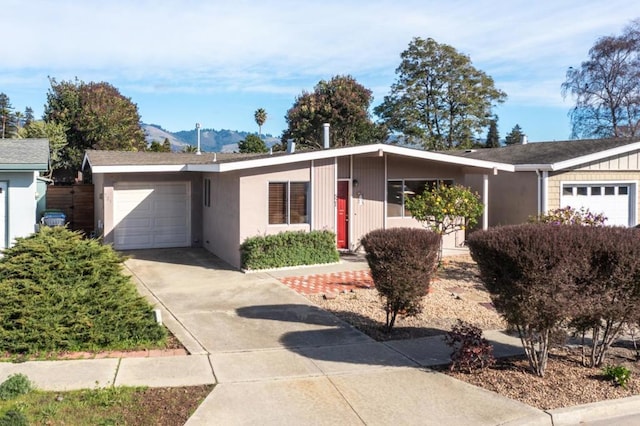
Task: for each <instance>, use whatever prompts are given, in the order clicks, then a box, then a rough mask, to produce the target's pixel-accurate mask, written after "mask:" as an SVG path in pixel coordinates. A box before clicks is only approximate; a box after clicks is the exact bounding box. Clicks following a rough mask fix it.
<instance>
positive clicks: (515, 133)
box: [504, 124, 524, 145]
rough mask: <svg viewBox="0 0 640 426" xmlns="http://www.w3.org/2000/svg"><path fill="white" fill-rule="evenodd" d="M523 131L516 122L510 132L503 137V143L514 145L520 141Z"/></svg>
mask: <svg viewBox="0 0 640 426" xmlns="http://www.w3.org/2000/svg"><path fill="white" fill-rule="evenodd" d="M523 136H524V133H523V132H522V129H521V128H520V126H519V125H518V124H516V125H515V126H514V127H513V129H511V132H509V134H508V135H507V136H506V137H505V138H504V143H505V144H507V145H514V144H517V143H520V142H521V141H522V137H523Z"/></svg>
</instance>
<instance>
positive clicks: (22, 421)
mask: <svg viewBox="0 0 640 426" xmlns="http://www.w3.org/2000/svg"><path fill="white" fill-rule="evenodd" d="M0 426H29V420H27V416H25V415H24V413H23V412H22V411H20V410H19V409H16V408H14V409H11V410H9V411H7V412H6V413H4V416H2V417H0Z"/></svg>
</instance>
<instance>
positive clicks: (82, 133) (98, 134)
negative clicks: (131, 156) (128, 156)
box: [44, 78, 146, 170]
mask: <svg viewBox="0 0 640 426" xmlns="http://www.w3.org/2000/svg"><path fill="white" fill-rule="evenodd" d="M49 81H50V83H51V88H50V89H49V92H48V93H47V105H45V112H44V118H45V121H47V122H53V123H58V124H61V125H62V126H64V128H65V131H66V134H67V142H68V145H67V146H66V147H65V148H64V151H63V152H62V153H61V157H63V158H64V159H65V161H66V162H68V163H69V164H70V165H71V167H72V168H73V169H76V170H77V169H79V168H80V165H81V162H82V156H83V154H84V151H85V150H87V149H104V150H124V151H138V150H140V151H141V150H144V149H145V148H146V142H145V137H144V131H143V130H142V127H141V126H140V115H139V114H138V107H137V106H136V104H134V103H133V102H131V99H129V98H126V97H124V96H122V95H121V94H120V92H119V91H118V89H116V88H115V87H113V86H112V85H110V84H109V83H105V82H101V83H94V82H91V83H84V82H82V81H79V80H78V79H77V78H76V80H75V81H61V82H59V83H58V82H57V81H56V80H55V79H54V78H50V79H49Z"/></svg>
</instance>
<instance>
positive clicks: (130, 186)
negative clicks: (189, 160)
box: [113, 182, 191, 250]
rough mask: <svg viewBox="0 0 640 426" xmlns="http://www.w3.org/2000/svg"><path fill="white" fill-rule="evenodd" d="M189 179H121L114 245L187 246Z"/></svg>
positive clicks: (115, 193) (115, 201)
mask: <svg viewBox="0 0 640 426" xmlns="http://www.w3.org/2000/svg"><path fill="white" fill-rule="evenodd" d="M190 192H191V191H190V185H189V182H119V183H116V184H115V186H114V191H113V209H114V212H113V216H114V217H113V219H114V247H115V248H116V249H120V250H122V249H142V248H166V247H188V246H189V245H190V243H191V212H190V210H191V209H190V207H191V201H190V198H191V197H190Z"/></svg>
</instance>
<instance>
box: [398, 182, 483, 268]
mask: <svg viewBox="0 0 640 426" xmlns="http://www.w3.org/2000/svg"><path fill="white" fill-rule="evenodd" d="M426 189H427V190H425V191H424V192H423V193H422V194H418V195H416V196H413V197H409V198H407V199H406V200H405V206H406V208H407V210H409V211H410V212H411V216H413V217H414V218H415V219H416V220H418V221H419V222H422V224H423V225H424V226H425V227H427V228H429V229H430V230H432V231H433V232H435V233H436V234H438V235H439V236H440V254H439V256H438V261H440V260H441V259H442V236H444V235H447V234H450V233H452V232H455V231H458V230H465V229H467V228H468V227H470V226H473V225H475V224H476V223H478V218H479V217H480V216H481V215H482V212H483V211H484V206H483V205H482V203H481V202H480V196H479V195H478V194H477V193H474V192H472V191H471V190H470V189H469V188H466V187H464V186H462V185H444V184H442V183H441V182H439V183H438V184H437V185H434V186H433V187H432V188H431V189H430V190H429V189H428V188H426Z"/></svg>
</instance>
